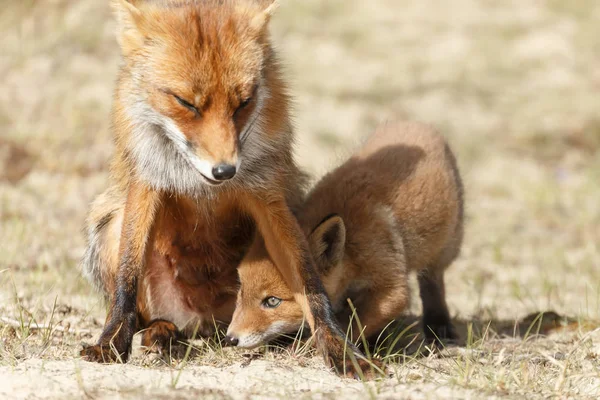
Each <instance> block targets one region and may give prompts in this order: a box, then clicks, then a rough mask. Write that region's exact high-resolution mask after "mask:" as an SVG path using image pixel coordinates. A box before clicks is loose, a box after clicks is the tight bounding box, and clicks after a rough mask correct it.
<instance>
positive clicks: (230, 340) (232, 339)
mask: <svg viewBox="0 0 600 400" xmlns="http://www.w3.org/2000/svg"><path fill="white" fill-rule="evenodd" d="M239 342H240V340H239V339H238V338H236V337H233V336H225V343H226V344H228V345H230V346H237V345H238V343H239Z"/></svg>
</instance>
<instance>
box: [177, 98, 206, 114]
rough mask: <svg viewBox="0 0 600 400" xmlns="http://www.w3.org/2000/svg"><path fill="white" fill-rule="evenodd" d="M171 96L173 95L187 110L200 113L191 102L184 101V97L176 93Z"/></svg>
mask: <svg viewBox="0 0 600 400" xmlns="http://www.w3.org/2000/svg"><path fill="white" fill-rule="evenodd" d="M173 97H175V100H177V102H178V103H179V104H181V105H182V106H183V107H185V108H187V109H188V110H190V111H192V112H193V113H195V114H200V111H198V109H197V108H196V107H195V106H194V105H193V104H192V103H190V102H188V101H185V100H184V99H182V98H181V97H179V96H177V95H176V94H174V95H173Z"/></svg>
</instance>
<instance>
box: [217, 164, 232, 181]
mask: <svg viewBox="0 0 600 400" xmlns="http://www.w3.org/2000/svg"><path fill="white" fill-rule="evenodd" d="M235 172H236V168H235V165H231V164H219V165H217V166H215V167H214V168H213V169H212V174H213V177H214V178H215V179H216V180H218V181H226V180H229V179H231V178H233V177H234V176H235Z"/></svg>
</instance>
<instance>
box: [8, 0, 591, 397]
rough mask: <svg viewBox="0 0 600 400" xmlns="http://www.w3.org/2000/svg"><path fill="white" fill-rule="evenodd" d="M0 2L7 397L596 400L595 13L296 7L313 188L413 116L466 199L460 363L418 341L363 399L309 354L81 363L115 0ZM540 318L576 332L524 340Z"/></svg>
mask: <svg viewBox="0 0 600 400" xmlns="http://www.w3.org/2000/svg"><path fill="white" fill-rule="evenodd" d="M5 3H6V4H4V7H2V8H1V10H0V48H2V51H1V52H0V75H1V76H2V80H1V81H0V317H4V319H3V320H0V377H1V379H2V381H3V384H2V385H0V397H16V398H38V397H39V398H59V397H60V398H70V397H73V398H80V397H81V396H82V395H87V396H89V397H92V398H104V397H114V396H117V395H118V396H121V397H124V398H137V397H141V396H144V395H146V396H147V395H148V394H152V395H153V397H154V396H156V397H158V398H165V399H171V398H196V397H207V398H219V399H220V398H236V399H237V398H256V397H266V398H280V397H288V398H289V397H293V398H337V397H343V398H354V397H357V398H364V397H365V396H371V397H382V398H409V397H410V398H482V397H490V398H495V397H509V398H523V397H527V398H547V397H560V398H567V397H572V398H576V397H579V398H596V397H598V396H600V330H599V328H598V327H599V326H600V325H599V324H598V323H595V322H594V321H598V320H600V245H599V243H600V201H598V199H599V198H600V185H599V184H598V182H600V117H599V114H598V110H600V25H598V21H599V20H600V3H598V2H597V1H595V0H579V1H576V2H575V1H574V2H565V1H561V0H547V1H538V2H523V1H517V0H506V1H502V2H492V1H475V0H456V1H454V2H452V6H451V7H448V4H447V2H442V1H437V0H427V1H421V2H414V1H405V0H371V1H368V2H365V1H362V0H328V1H326V2H324V1H318V0H295V1H292V0H289V1H286V2H283V3H284V4H283V6H282V7H281V9H280V12H279V15H278V16H277V18H275V21H274V37H275V38H276V41H277V43H278V45H279V48H280V49H281V54H282V58H283V60H284V61H285V63H286V64H287V66H288V68H287V69H288V75H289V76H290V79H291V81H292V84H293V85H292V86H293V92H294V93H295V94H296V95H297V128H298V129H297V131H298V137H299V147H298V157H299V160H300V162H301V164H302V165H303V166H305V167H306V168H307V170H309V171H310V172H312V173H314V174H315V175H319V174H321V173H323V172H324V171H326V170H327V169H328V168H329V167H331V166H332V165H334V164H335V163H336V162H337V160H338V159H339V157H340V156H341V155H344V154H347V152H348V150H349V149H351V148H352V147H353V146H354V145H355V144H356V143H357V142H358V140H360V138H361V137H363V136H364V135H365V134H367V133H368V132H369V131H370V130H372V129H373V128H374V126H375V125H376V124H377V123H378V122H379V121H381V120H383V119H385V118H389V117H395V116H403V117H410V118H414V119H419V120H423V121H427V122H431V123H433V124H434V125H436V126H438V127H440V129H442V130H443V132H444V133H445V134H446V135H447V136H448V138H449V140H450V142H451V143H452V145H453V147H454V149H455V150H456V153H457V156H458V159H459V163H460V167H461V169H462V172H463V175H464V178H465V184H466V188H467V194H468V198H467V217H468V221H467V237H466V240H465V245H464V251H463V255H462V257H461V258H460V260H458V261H457V262H456V263H455V265H454V266H453V268H452V269H451V271H450V272H449V274H448V277H447V282H448V298H449V304H450V307H451V310H452V312H453V314H454V315H455V320H456V323H457V325H458V327H459V329H460V330H461V333H462V335H463V338H464V339H465V343H464V345H462V346H459V347H452V348H448V349H444V350H443V351H441V352H436V353H431V354H430V353H429V352H428V350H427V349H424V348H420V349H419V344H420V341H419V339H418V338H414V335H415V334H416V331H415V330H414V329H413V330H409V331H408V332H406V333H405V334H404V335H403V337H402V338H401V340H400V343H403V344H406V343H409V342H410V341H411V339H415V340H414V342H413V344H412V345H410V346H409V347H408V348H407V350H405V351H401V352H400V354H397V355H396V356H395V357H392V358H390V370H391V376H390V377H388V378H385V379H382V380H380V381H377V382H373V383H369V384H366V385H365V384H362V383H359V382H351V381H345V380H340V379H338V378H337V377H335V376H334V375H333V374H330V373H329V372H327V371H326V370H325V369H324V368H323V366H322V363H321V361H320V359H319V358H318V357H314V356H313V355H312V353H311V352H308V351H304V350H303V351H299V352H298V351H297V352H289V351H275V352H273V351H267V352H265V351H259V352H251V353H245V352H241V351H236V350H232V349H222V348H220V347H219V346H217V345H215V344H214V343H213V344H210V343H208V344H207V343H202V342H196V343H194V346H195V347H196V349H194V350H193V351H191V352H190V355H189V357H187V358H183V359H182V358H181V357H179V358H176V359H175V360H174V361H173V362H172V363H168V364H167V363H166V362H164V361H161V360H157V359H149V358H148V357H145V356H143V355H141V354H139V349H138V350H136V351H137V353H136V356H135V357H134V359H133V360H132V362H131V363H129V364H127V365H115V366H97V365H91V364H87V363H83V362H80V361H78V360H77V358H76V357H75V354H76V351H77V349H78V348H79V345H80V342H81V341H88V342H89V341H93V340H94V339H95V337H96V336H97V335H98V334H99V332H100V329H101V326H102V322H103V321H102V318H103V313H104V311H103V307H102V304H101V302H100V298H99V296H98V295H96V294H94V293H92V291H91V289H90V287H89V286H88V285H87V283H86V282H84V281H83V280H82V279H81V278H80V277H79V274H78V272H77V268H76V264H77V260H78V259H79V257H80V256H81V254H82V251H83V237H82V235H81V234H80V229H81V226H82V223H83V219H84V216H85V212H86V210H87V207H88V204H89V202H90V201H91V199H92V198H93V197H94V196H95V195H96V194H98V193H99V192H100V191H101V190H102V189H103V188H104V187H105V185H106V178H107V159H108V157H109V155H110V153H111V151H112V147H111V143H110V132H109V130H108V125H109V110H110V98H111V91H112V84H113V81H114V77H115V74H116V70H117V66H118V51H117V48H116V43H115V40H114V37H113V30H114V22H113V21H112V19H111V16H110V12H109V10H108V8H107V5H106V4H105V3H107V1H95V0H80V1H77V2H72V1H67V0H45V1H43V2H42V1H35V0H26V1H18V2H17V1H14V2H5ZM546 310H552V311H554V312H556V313H558V314H559V315H560V316H566V317H568V318H566V317H558V316H557V315H556V314H545V315H546V316H545V317H544V318H543V319H537V320H536V319H535V318H529V319H525V320H524V318H525V317H526V316H529V315H531V314H533V315H537V313H538V312H540V311H546ZM411 313H412V314H413V315H418V313H419V307H418V302H414V306H413V308H412V309H411ZM410 321H412V319H410V318H409V322H410ZM406 325H409V324H408V323H405V324H404V325H403V326H406Z"/></svg>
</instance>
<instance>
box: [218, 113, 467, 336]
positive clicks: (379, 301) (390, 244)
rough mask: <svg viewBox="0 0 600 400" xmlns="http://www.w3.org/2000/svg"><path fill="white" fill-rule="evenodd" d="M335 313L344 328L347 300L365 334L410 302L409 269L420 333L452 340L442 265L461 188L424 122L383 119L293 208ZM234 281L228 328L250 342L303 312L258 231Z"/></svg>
mask: <svg viewBox="0 0 600 400" xmlns="http://www.w3.org/2000/svg"><path fill="white" fill-rule="evenodd" d="M299 221H300V224H301V226H302V228H303V230H304V232H305V234H306V235H307V237H308V241H309V246H310V249H311V252H312V255H313V257H314V259H315V262H316V264H317V268H318V271H319V274H320V276H321V279H322V281H323V283H324V285H325V289H326V291H327V293H328V295H329V297H330V299H331V302H332V305H333V309H334V312H335V313H336V317H337V318H338V320H339V321H340V322H341V323H342V325H346V326H348V324H349V315H350V314H351V311H350V307H349V306H348V304H347V299H350V300H351V301H352V303H353V304H354V306H355V307H356V310H357V316H358V318H359V321H360V323H361V325H362V326H363V329H364V331H363V332H362V333H361V332H359V330H358V329H357V326H356V325H354V326H353V329H352V335H353V339H354V340H356V339H357V337H358V336H359V335H361V334H364V337H366V338H369V337H370V336H372V335H373V334H375V333H377V332H379V331H381V330H382V329H383V328H384V327H385V326H386V325H387V324H388V323H389V322H391V321H392V320H394V319H395V318H397V317H398V316H399V315H400V314H401V313H402V312H403V311H404V310H405V309H406V307H407V304H408V301H409V297H410V296H409V287H408V274H409V272H411V271H415V272H416V273H417V276H418V282H419V287H420V294H421V300H422V302H423V326H424V330H425V335H426V337H427V338H428V339H436V338H439V339H443V338H448V339H452V338H455V336H456V334H455V331H454V329H453V326H452V323H451V321H450V316H449V313H448V307H447V305H446V300H445V292H444V272H445V270H446V268H447V267H448V266H449V265H450V263H452V261H453V260H454V259H455V258H456V257H457V255H458V254H459V251H460V246H461V242H462V238H463V188H462V183H461V178H460V175H459V172H458V169H457V165H456V161H455V158H454V155H453V154H452V152H451V150H450V148H449V147H448V144H447V143H446V142H445V140H444V139H443V138H442V136H440V135H439V134H437V133H436V132H435V131H433V130H432V129H431V128H429V127H428V126H424V125H421V124H418V123H389V124H385V125H383V126H381V127H380V128H379V129H377V131H376V132H375V133H374V134H373V135H372V136H371V137H370V138H369V139H368V141H367V142H366V144H365V145H364V146H363V147H362V148H361V149H360V150H359V151H358V152H357V153H356V154H355V155H354V156H353V157H351V158H350V159H349V160H348V161H346V162H345V163H344V164H343V165H341V166H340V167H338V168H337V169H335V170H334V171H332V172H331V173H329V174H328V175H326V176H325V177H324V178H323V179H322V180H321V181H320V182H319V183H318V184H317V185H316V187H315V188H314V189H313V190H312V192H311V193H310V194H309V196H308V198H307V200H306V202H305V204H304V205H303V207H302V209H301V211H300V213H299ZM238 274H239V277H240V282H241V288H240V291H239V292H238V298H237V303H236V309H235V312H234V315H233V320H232V322H231V324H230V325H229V329H228V331H227V335H228V339H229V341H230V342H231V343H232V344H234V345H237V346H242V347H254V346H257V345H259V344H262V343H264V342H267V341H269V340H271V339H273V338H274V337H276V336H278V335H280V334H285V333H292V332H294V331H296V330H297V329H298V328H299V327H300V326H301V324H302V323H303V313H302V309H301V308H300V306H299V304H298V303H297V302H296V301H295V300H294V296H293V294H292V292H291V291H290V290H289V288H288V286H287V284H286V283H285V281H284V279H283V278H282V276H281V274H280V273H279V271H278V269H277V267H276V262H275V261H274V260H272V259H271V258H270V257H269V256H268V254H267V252H266V251H265V248H264V245H263V242H262V240H261V238H260V237H258V238H257V239H256V240H255V241H254V243H253V245H252V248H251V249H250V251H249V253H248V254H247V255H246V257H245V258H244V260H243V261H242V263H241V265H240V267H239V268H238Z"/></svg>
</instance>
